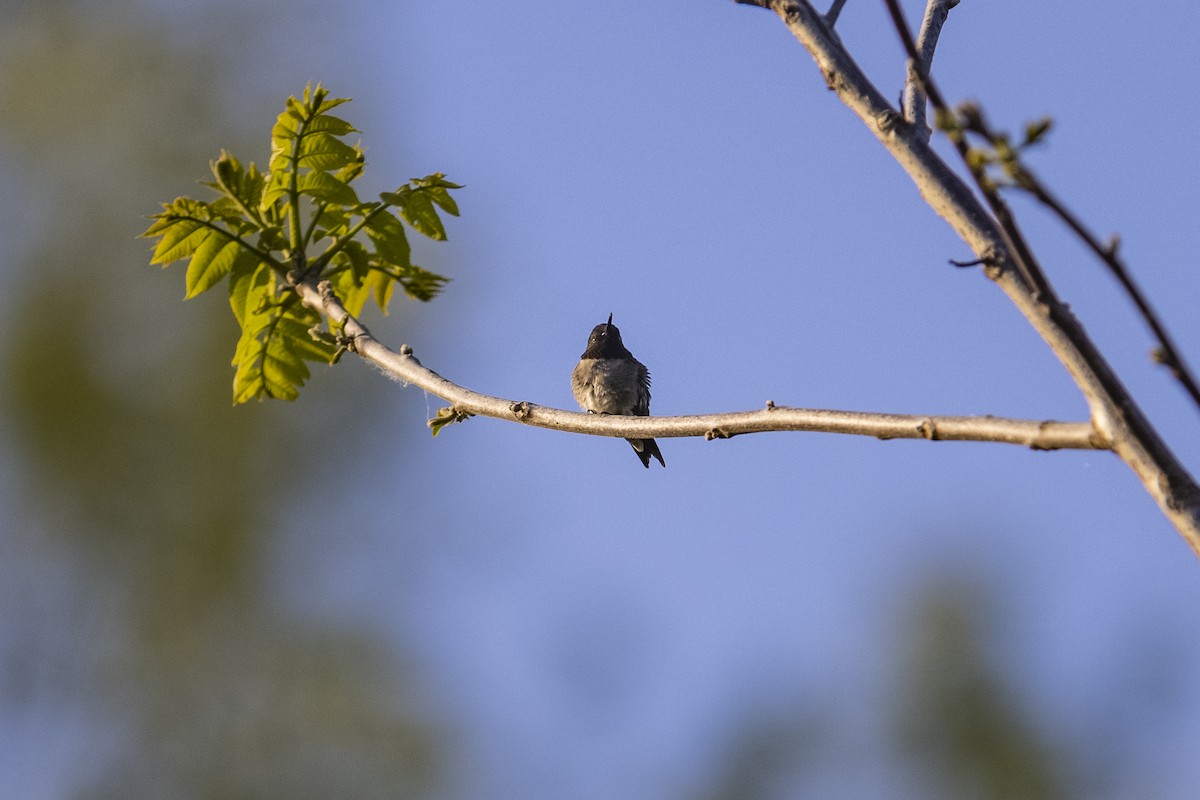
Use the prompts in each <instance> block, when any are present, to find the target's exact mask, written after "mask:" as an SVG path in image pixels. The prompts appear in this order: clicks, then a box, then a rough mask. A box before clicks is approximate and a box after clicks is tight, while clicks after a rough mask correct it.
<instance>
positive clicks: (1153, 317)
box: [1017, 165, 1200, 408]
mask: <svg viewBox="0 0 1200 800" xmlns="http://www.w3.org/2000/svg"><path fill="white" fill-rule="evenodd" d="M1017 185H1018V186H1019V187H1020V188H1022V189H1024V190H1025V191H1027V192H1029V193H1030V194H1031V195H1033V196H1034V197H1035V198H1037V200H1038V202H1040V203H1041V204H1042V205H1044V206H1046V207H1047V208H1049V209H1050V210H1051V211H1052V212H1053V213H1054V214H1055V215H1056V216H1057V217H1058V218H1059V219H1060V220H1062V222H1063V224H1065V225H1066V226H1067V227H1068V228H1070V229H1071V230H1072V231H1073V232H1074V233H1075V235H1076V236H1078V237H1079V238H1080V239H1082V240H1083V242H1084V243H1085V244H1086V245H1087V246H1088V248H1089V249H1090V250H1091V251H1092V252H1093V253H1095V255H1096V257H1097V258H1099V259H1100V261H1101V262H1102V263H1104V265H1105V266H1107V267H1108V270H1109V272H1111V273H1112V274H1113V277H1115V278H1116V279H1117V282H1118V283H1120V284H1121V287H1122V288H1123V289H1124V290H1125V293H1126V294H1128V295H1129V299H1130V300H1132V301H1133V304H1134V305H1135V306H1137V310H1138V313H1140V314H1141V315H1142V318H1143V319H1144V320H1145V321H1146V324H1147V325H1148V326H1149V328H1150V331H1151V333H1153V334H1154V338H1156V339H1157V340H1158V347H1157V348H1156V349H1155V351H1154V360H1155V361H1157V362H1158V363H1160V364H1162V365H1163V366H1165V367H1166V368H1167V369H1168V370H1169V371H1170V372H1171V375H1172V376H1174V378H1175V379H1176V380H1177V381H1179V382H1180V383H1181V384H1182V385H1183V388H1184V389H1185V390H1186V391H1187V393H1188V394H1189V395H1190V396H1191V398H1192V401H1193V402H1194V403H1195V404H1196V406H1197V407H1198V408H1200V385H1198V384H1197V383H1196V378H1195V376H1194V375H1192V373H1191V371H1190V370H1189V369H1188V366H1187V364H1186V363H1185V362H1184V360H1183V356H1182V355H1180V353H1179V350H1178V349H1177V348H1176V347H1175V343H1174V342H1173V341H1172V340H1171V335H1170V334H1169V333H1167V329H1166V327H1165V326H1164V325H1163V323H1162V321H1161V320H1160V319H1159V318H1158V314H1156V313H1155V312H1154V309H1153V308H1151V306H1150V301H1149V300H1148V299H1147V298H1146V296H1145V295H1144V294H1143V293H1142V290H1141V288H1139V287H1138V285H1137V283H1136V282H1135V281H1134V280H1133V275H1131V274H1130V272H1129V268H1128V267H1127V266H1126V265H1125V263H1124V262H1123V261H1122V260H1121V258H1120V256H1118V255H1117V241H1116V240H1115V239H1114V240H1113V241H1112V242H1111V243H1110V244H1107V245H1105V244H1103V243H1101V241H1100V240H1099V239H1097V238H1096V236H1095V235H1094V234H1093V233H1092V232H1091V231H1090V230H1088V228H1087V227H1086V226H1085V225H1084V224H1083V221H1082V220H1080V219H1079V217H1077V216H1075V214H1074V213H1072V212H1071V210H1070V209H1068V208H1067V207H1066V206H1064V205H1063V204H1062V203H1061V202H1060V201H1059V200H1058V198H1057V197H1055V196H1054V195H1053V194H1052V193H1051V192H1050V190H1049V189H1047V188H1046V186H1045V185H1044V184H1043V183H1042V182H1041V181H1040V180H1039V179H1038V178H1037V176H1035V175H1034V174H1033V173H1032V172H1030V171H1029V170H1028V169H1027V168H1026V167H1025V166H1024V165H1021V167H1020V172H1019V173H1018V177H1017Z"/></svg>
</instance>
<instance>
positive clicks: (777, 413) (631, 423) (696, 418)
mask: <svg viewBox="0 0 1200 800" xmlns="http://www.w3.org/2000/svg"><path fill="white" fill-rule="evenodd" d="M296 291H297V293H298V294H299V295H300V298H301V299H302V301H303V302H304V304H305V305H307V306H308V307H310V308H312V309H314V310H316V311H317V312H319V313H321V314H323V315H325V316H326V317H327V318H328V319H330V320H333V321H334V322H337V323H339V324H340V325H341V326H342V330H343V333H344V335H345V336H346V337H348V338H350V339H352V340H353V349H354V351H355V352H357V353H358V354H359V355H360V356H362V357H363V358H365V359H366V360H368V361H370V362H371V363H372V364H375V365H376V366H377V367H379V368H380V369H381V370H383V371H384V372H385V373H386V374H388V375H389V376H390V377H392V378H395V379H397V380H399V381H402V382H404V383H411V384H413V385H415V386H419V387H420V388H422V389H424V390H425V391H427V392H429V393H430V394H433V395H436V396H438V397H440V398H442V399H443V400H445V401H446V402H448V403H451V404H452V406H453V408H454V411H455V413H456V414H457V415H460V416H462V415H474V414H477V415H481V416H487V417H494V418H496V419H502V420H507V421H510V422H520V423H522V424H525V425H532V426H534V427H538V428H549V429H552V430H558V431H567V432H569V433H584V434H590V435H593V436H619V437H623V438H635V439H639V438H646V437H654V438H672V437H686V436H703V437H704V438H706V439H729V438H732V437H734V436H739V435H741V434H745V433H764V432H767V431H820V432H825V433H842V434H853V435H858V436H874V437H875V438H877V439H928V440H931V441H973V442H1001V443H1006V444H1018V445H1023V446H1025V447H1030V448H1033V449H1035V450H1061V449H1074V450H1101V449H1105V448H1106V446H1107V445H1106V443H1105V442H1104V440H1103V439H1102V438H1101V437H1100V436H1099V435H1097V433H1096V431H1095V429H1094V428H1093V427H1092V425H1091V424H1090V423H1087V422H1055V421H1052V420H1047V421H1037V420H1024V419H1008V418H1004V417H992V416H976V417H950V416H922V415H913V414H871V413H865V412H861V411H831V410H825V409H808V408H784V407H780V406H776V405H775V404H774V403H772V402H769V401H768V403H767V406H766V408H763V409H759V410H757V411H734V412H728V413H722V414H695V415H688V416H675V417H633V416H598V415H595V414H582V413H578V412H574V411H564V410H562V409H557V408H550V407H548V406H540V405H535V404H534V403H529V402H525V401H514V400H506V399H504V398H500V397H494V396H492V395H486V394H480V393H479V392H475V391H472V390H470V389H467V388H465V387H463V386H459V385H458V384H456V383H453V382H452V381H448V380H446V379H445V378H443V377H442V376H441V375H438V374H437V373H436V372H434V371H432V370H430V369H427V368H426V367H424V366H422V365H421V362H419V361H418V360H417V359H416V358H415V357H414V356H413V354H412V350H411V349H410V348H408V347H407V346H402V347H401V348H400V352H399V353H397V352H395V351H394V350H391V349H390V348H388V347H386V346H385V345H384V344H382V343H381V342H379V340H377V339H375V338H374V337H373V336H371V334H370V332H369V331H368V330H367V329H366V327H364V326H363V324H362V323H361V322H359V321H358V320H357V319H355V318H354V317H352V316H351V315H350V314H349V313H348V312H347V311H346V309H345V307H344V306H343V305H342V303H341V301H340V300H338V298H337V296H336V295H335V294H334V293H333V292H332V290H331V289H330V288H329V284H328V282H323V283H322V284H321V286H320V287H317V286H314V285H313V284H312V283H311V282H310V281H304V282H300V283H298V284H297V285H296Z"/></svg>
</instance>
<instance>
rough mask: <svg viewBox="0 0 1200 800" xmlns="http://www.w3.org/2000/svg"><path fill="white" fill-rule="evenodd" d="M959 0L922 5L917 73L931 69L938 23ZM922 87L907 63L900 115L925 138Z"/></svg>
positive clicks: (940, 26) (926, 132)
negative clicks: (901, 113) (923, 13)
mask: <svg viewBox="0 0 1200 800" xmlns="http://www.w3.org/2000/svg"><path fill="white" fill-rule="evenodd" d="M958 3H959V0H929V2H928V4H926V6H925V19H924V20H923V21H922V22H921V32H920V33H919V34H918V35H917V54H918V58H919V59H920V63H921V70H922V72H921V74H923V75H928V74H929V73H930V71H931V70H932V69H933V53H934V51H935V50H936V49H937V43H938V37H939V36H941V34H942V25H944V24H945V23H946V17H948V16H950V9H952V8H954V7H955V6H956V5H958ZM926 100H927V98H926V96H925V87H924V84H923V82H922V81H921V79H920V77H919V76H918V73H917V71H916V70H915V69H914V68H913V63H912V61H909V64H908V78H907V80H906V81H905V83H904V117H905V119H907V120H908V121H909V122H911V123H912V124H913V125H914V126H916V128H917V134H918V135H919V136H924V137H925V138H926V139H928V138H929V134H930V132H931V131H930V130H929V126H928V125H927V124H926V122H925V105H926Z"/></svg>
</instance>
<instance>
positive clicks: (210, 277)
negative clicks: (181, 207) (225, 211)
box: [184, 230, 253, 300]
mask: <svg viewBox="0 0 1200 800" xmlns="http://www.w3.org/2000/svg"><path fill="white" fill-rule="evenodd" d="M242 253H245V254H247V255H250V253H249V251H248V250H246V249H245V248H244V247H242V245H241V244H239V243H238V242H236V241H234V240H233V239H231V238H230V237H228V236H226V235H224V234H222V233H218V232H217V231H213V230H209V231H208V237H207V238H205V240H204V242H203V243H202V244H201V245H200V246H199V247H197V248H196V252H194V253H192V261H191V263H190V264H188V269H187V278H186V279H185V286H186V288H187V293H186V294H185V295H184V299H185V300H190V299H191V298H193V297H195V296H196V295H198V294H200V293H202V292H206V291H208V290H209V289H211V288H212V287H213V286H215V285H216V284H217V282H218V281H220V280H221V279H222V278H224V277H225V276H226V275H227V274H229V271H230V270H232V269H233V264H234V261H235V260H236V259H237V258H238V256H239V254H242ZM251 257H253V256H251Z"/></svg>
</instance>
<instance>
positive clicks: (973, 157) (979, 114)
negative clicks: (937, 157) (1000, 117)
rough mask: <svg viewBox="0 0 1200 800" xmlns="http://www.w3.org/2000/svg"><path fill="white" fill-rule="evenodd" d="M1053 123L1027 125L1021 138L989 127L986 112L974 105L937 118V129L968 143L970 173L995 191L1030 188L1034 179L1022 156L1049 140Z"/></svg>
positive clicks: (1039, 121) (967, 155)
mask: <svg viewBox="0 0 1200 800" xmlns="http://www.w3.org/2000/svg"><path fill="white" fill-rule="evenodd" d="M1053 123H1054V121H1053V120H1052V119H1051V118H1050V117H1043V118H1041V119H1038V120H1034V121H1033V122H1030V123H1027V124H1026V125H1025V130H1024V131H1023V135H1022V136H1021V138H1020V139H1018V140H1016V141H1014V140H1013V138H1012V137H1011V136H1010V135H1009V134H1008V133H1005V132H1004V131H996V130H993V129H992V128H991V127H989V126H988V124H987V122H986V120H985V119H984V117H983V111H982V109H980V108H979V106H978V105H976V104H975V103H963V104H962V105H960V106H958V107H957V108H956V109H954V110H952V111H951V110H948V109H947V110H945V111H944V112H940V113H939V114H938V116H937V127H938V129H939V130H942V131H944V132H945V133H946V134H947V136H949V137H950V139H951V141H954V142H966V143H967V144H968V147H967V151H966V155H965V159H966V162H967V167H968V168H969V169H970V170H971V172H972V173H973V174H974V175H975V176H976V177H977V178H979V179H980V180H982V181H984V182H985V184H986V185H987V186H989V187H991V188H993V189H995V188H1001V187H1006V186H1007V187H1017V188H1021V189H1028V188H1029V183H1030V182H1031V176H1030V173H1029V171H1028V170H1027V169H1026V167H1025V166H1024V164H1023V163H1022V162H1021V155H1022V154H1023V153H1024V151H1026V150H1027V149H1029V148H1030V147H1033V146H1034V145H1037V144H1040V143H1041V142H1043V141H1044V140H1045V138H1046V134H1047V133H1048V132H1049V131H1050V128H1051V126H1052V125H1053Z"/></svg>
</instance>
